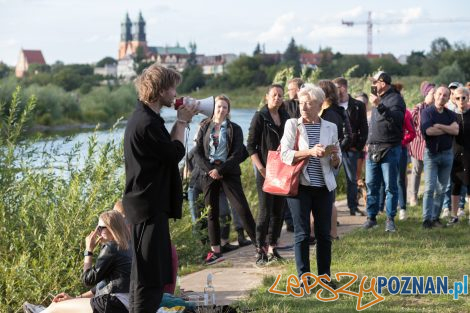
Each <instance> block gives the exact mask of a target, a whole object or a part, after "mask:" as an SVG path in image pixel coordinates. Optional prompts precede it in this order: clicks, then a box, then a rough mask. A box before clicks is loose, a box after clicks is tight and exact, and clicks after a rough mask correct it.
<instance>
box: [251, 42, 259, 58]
mask: <svg viewBox="0 0 470 313" xmlns="http://www.w3.org/2000/svg"><path fill="white" fill-rule="evenodd" d="M259 54H261V46H260V44H259V42H258V43H257V44H256V47H255V50H254V51H253V56H255V55H259Z"/></svg>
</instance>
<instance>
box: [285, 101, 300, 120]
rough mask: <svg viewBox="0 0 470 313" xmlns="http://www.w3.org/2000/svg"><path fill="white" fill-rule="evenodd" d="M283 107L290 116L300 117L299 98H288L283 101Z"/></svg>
mask: <svg viewBox="0 0 470 313" xmlns="http://www.w3.org/2000/svg"><path fill="white" fill-rule="evenodd" d="M283 106H284V109H285V110H286V111H287V114H289V116H290V118H299V117H300V109H299V100H297V99H290V100H286V101H284V103H283Z"/></svg>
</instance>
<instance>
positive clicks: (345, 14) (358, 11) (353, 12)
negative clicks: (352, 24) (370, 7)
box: [335, 6, 364, 19]
mask: <svg viewBox="0 0 470 313" xmlns="http://www.w3.org/2000/svg"><path fill="white" fill-rule="evenodd" d="M363 15H364V9H363V8H362V6H357V7H355V8H352V9H350V10H347V11H342V12H339V13H338V14H337V15H336V16H335V18H341V19H344V18H354V17H361V16H363Z"/></svg>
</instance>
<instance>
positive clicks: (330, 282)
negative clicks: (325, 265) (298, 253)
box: [321, 278, 338, 290]
mask: <svg viewBox="0 0 470 313" xmlns="http://www.w3.org/2000/svg"><path fill="white" fill-rule="evenodd" d="M321 281H322V283H324V284H325V285H328V286H330V287H331V289H333V290H336V289H338V286H337V285H336V283H334V282H333V281H327V280H326V279H324V278H322V279H321Z"/></svg>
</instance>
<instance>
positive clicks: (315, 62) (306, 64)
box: [300, 52, 323, 69]
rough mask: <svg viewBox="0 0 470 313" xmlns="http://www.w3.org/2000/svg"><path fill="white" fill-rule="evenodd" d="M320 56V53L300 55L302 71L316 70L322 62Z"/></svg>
mask: <svg viewBox="0 0 470 313" xmlns="http://www.w3.org/2000/svg"><path fill="white" fill-rule="evenodd" d="M322 57H323V56H322V54H320V53H311V52H310V53H307V52H304V53H301V54H300V66H301V67H302V69H305V68H311V69H316V68H317V67H318V66H319V65H320V63H321V61H322Z"/></svg>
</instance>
